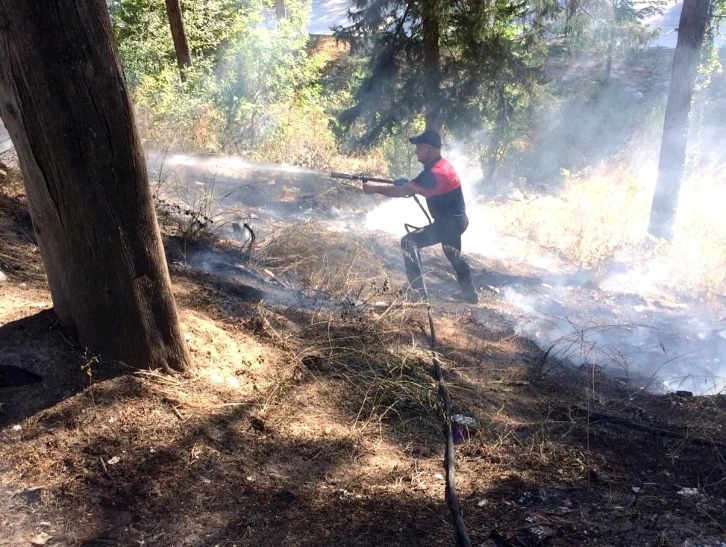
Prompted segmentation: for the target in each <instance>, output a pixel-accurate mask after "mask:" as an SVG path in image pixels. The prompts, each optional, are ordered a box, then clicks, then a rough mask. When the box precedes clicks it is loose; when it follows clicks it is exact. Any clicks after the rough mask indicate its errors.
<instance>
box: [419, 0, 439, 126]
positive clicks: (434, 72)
mask: <svg viewBox="0 0 726 547" xmlns="http://www.w3.org/2000/svg"><path fill="white" fill-rule="evenodd" d="M440 1H441V0H424V1H423V5H422V13H421V15H422V24H423V54H424V119H425V121H426V129H427V130H428V129H431V130H433V131H440V130H441V123H440V117H441V116H440V114H441V51H440V44H439V42H440V40H441V20H440V17H441V9H440V4H439V2H440Z"/></svg>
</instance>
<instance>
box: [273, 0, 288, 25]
mask: <svg viewBox="0 0 726 547" xmlns="http://www.w3.org/2000/svg"><path fill="white" fill-rule="evenodd" d="M275 14H276V15H277V20H278V21H279V20H280V19H284V18H285V17H287V8H286V7H285V0H275Z"/></svg>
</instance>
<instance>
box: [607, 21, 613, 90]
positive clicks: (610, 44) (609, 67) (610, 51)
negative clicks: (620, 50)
mask: <svg viewBox="0 0 726 547" xmlns="http://www.w3.org/2000/svg"><path fill="white" fill-rule="evenodd" d="M614 41H615V33H614V31H613V28H612V27H610V32H609V34H608V51H607V62H606V66H605V81H606V82H608V83H609V82H610V77H611V76H612V74H613V42H614Z"/></svg>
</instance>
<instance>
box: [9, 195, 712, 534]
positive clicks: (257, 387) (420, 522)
mask: <svg viewBox="0 0 726 547" xmlns="http://www.w3.org/2000/svg"><path fill="white" fill-rule="evenodd" d="M22 211H23V201H22V195H18V193H17V192H16V193H9V192H7V191H5V189H3V188H0V218H2V220H3V222H2V223H0V226H2V232H1V233H0V242H3V243H2V245H3V246H2V247H0V257H1V258H2V259H3V260H4V262H3V264H5V265H8V264H14V265H15V266H13V267H14V269H12V268H10V269H9V270H10V271H6V273H7V274H8V278H9V279H8V282H7V283H6V284H2V285H0V306H1V307H0V312H1V313H2V315H0V365H3V366H16V367H20V368H22V369H24V370H27V371H29V372H31V373H33V374H35V375H38V376H39V377H40V378H42V381H40V382H36V383H28V384H27V385H11V386H4V387H0V403H2V406H1V407H0V545H13V546H15V545H29V544H31V540H36V541H40V542H42V541H44V540H45V541H47V542H46V543H45V544H46V545H52V546H61V545H63V546H71V545H73V546H75V545H78V546H87V547H91V546H108V545H118V546H121V545H124V546H125V545H159V546H162V545H163V546H166V545H175V546H176V545H180V546H181V545H189V546H210V547H211V546H230V547H231V546H233V545H236V546H243V545H245V546H246V545H249V546H259V545H270V546H273V545H275V546H277V545H290V546H358V545H360V546H369V545H381V546H389V545H390V546H414V545H422V546H426V545H453V544H454V539H453V531H452V530H453V529H452V527H451V524H450V521H449V514H448V509H447V507H446V504H445V502H444V487H443V480H442V479H441V474H443V467H442V454H443V443H442V439H441V437H440V434H439V408H438V400H437V398H436V395H435V391H434V386H433V383H432V382H431V380H430V378H429V376H428V372H429V368H428V367H429V362H428V360H427V353H426V351H425V349H426V337H425V334H426V316H425V312H424V311H423V309H421V308H415V307H406V306H403V307H401V308H392V309H391V310H388V311H387V312H386V313H383V312H382V311H380V310H372V309H364V310H362V311H361V313H354V314H351V313H347V312H346V310H344V309H342V308H341V307H340V305H339V302H338V301H337V300H335V299H333V298H331V299H330V300H328V301H324V300H314V301H313V300H304V301H300V302H301V303H300V305H296V304H294V303H293V304H291V303H290V301H291V300H289V299H293V296H291V294H290V293H289V292H286V285H285V283H284V281H280V282H274V281H272V280H270V278H269V275H268V274H265V272H264V271H263V270H258V269H256V267H255V265H254V263H250V264H248V265H247V266H246V270H247V271H246V273H245V272H242V273H241V272H239V271H234V268H233V269H232V270H229V271H203V270H199V269H195V268H193V267H191V266H189V265H188V264H187V265H184V264H176V265H172V266H171V268H170V269H171V273H172V280H173V284H174V290H175V294H176V297H177V302H178V304H179V307H180V312H181V316H182V321H183V323H184V325H185V328H186V329H187V330H188V332H190V338H189V343H190V346H191V349H192V355H193V356H194V358H195V362H196V365H197V370H196V371H195V372H194V373H193V374H191V375H189V376H164V375H161V374H157V373H154V372H150V371H133V370H128V369H124V368H123V367H119V366H117V365H114V364H113V363H107V362H104V361H103V360H102V359H101V360H94V359H93V357H92V356H89V355H88V354H84V352H82V351H80V350H79V348H76V347H75V346H74V345H73V343H72V340H69V339H68V338H67V337H66V336H65V335H64V334H63V332H62V328H61V327H60V326H59V325H58V324H57V323H56V321H55V319H54V315H53V312H52V309H50V308H49V307H48V306H47V307H46V308H44V309H40V307H39V306H38V305H36V304H34V303H37V302H46V301H50V296H49V294H48V291H47V288H46V286H45V281H44V279H43V277H42V275H41V274H39V273H38V272H39V271H40V272H42V263H41V262H40V256H39V253H37V252H35V250H34V242H33V240H32V237H26V236H24V235H23V234H25V233H27V226H28V225H27V221H28V217H27V216H25V215H24V214H23V213H22ZM167 243H168V253H169V256H170V257H173V256H176V255H175V253H177V250H176V249H177V247H178V246H175V245H176V243H177V240H175V239H173V238H170V239H168V241H167ZM200 245H201V243H200ZM204 245H207V249H208V250H209V251H210V252H213V253H217V254H220V253H221V255H222V256H223V257H224V260H223V261H226V262H235V261H234V260H232V259H231V258H229V253H234V249H232V250H230V247H229V245H226V246H225V245H222V244H221V243H219V242H211V243H210V242H207V243H204ZM215 245H218V246H217V247H215ZM219 245H221V247H220V246H219ZM392 248H394V249H395V242H394V243H392ZM215 249H216V250H215ZM170 263H171V260H170ZM240 263H241V261H240ZM235 268H238V267H235ZM243 269H244V268H243ZM395 275H400V272H397V274H394V278H395ZM501 306H502V304H501V303H500V302H498V301H497V298H496V296H494V295H488V296H487V297H485V298H483V301H482V302H481V303H480V304H479V306H478V307H477V308H476V309H475V310H468V309H462V308H461V307H458V306H449V305H441V306H439V307H438V308H436V309H435V317H436V322H437V329H438V336H439V340H440V347H441V348H442V349H441V352H442V358H443V361H444V365H445V377H446V381H447V384H448V386H449V389H450V392H451V395H452V398H453V401H454V405H455V408H456V410H457V411H462V412H467V413H469V414H471V415H472V416H473V417H475V418H476V420H477V427H476V428H475V429H472V430H470V431H469V435H468V438H467V439H466V440H464V441H463V442H461V443H459V444H458V445H457V453H456V455H457V459H456V464H457V481H458V482H457V484H458V488H459V494H460V498H461V501H462V504H463V508H464V518H465V521H466V524H467V527H468V529H469V532H470V534H471V536H472V540H473V544H474V545H486V546H495V545H498V546H518V547H521V546H526V547H534V546H545V545H552V546H558V545H562V546H564V545H572V546H575V545H577V546H640V545H643V546H684V547H685V546H687V545H689V546H696V545H704V546H706V545H720V544H721V543H722V542H724V541H726V529H725V528H726V462H725V458H726V448H725V445H724V443H725V442H726V432H725V431H724V423H726V420H725V419H724V418H725V417H726V397H725V396H723V395H720V396H714V397H693V396H688V394H681V395H676V394H666V395H658V394H652V393H647V392H645V391H643V390H641V389H639V388H638V387H637V386H633V385H629V384H626V383H623V382H622V381H619V380H613V379H611V378H609V377H607V376H605V375H604V374H601V372H600V371H599V370H598V369H597V368H594V367H583V368H573V367H570V366H569V365H567V364H566V363H556V362H547V363H546V365H547V366H546V367H543V366H541V365H542V361H541V357H542V353H541V351H540V350H539V348H537V347H536V346H535V345H534V344H533V343H532V342H531V341H529V340H525V339H522V338H519V337H518V336H516V335H515V334H514V330H513V328H512V325H511V324H510V323H508V322H507V320H506V319H505V318H504V315H503V314H502V313H501V311H502V309H501ZM414 346H415V347H414ZM210 371H211V372H210ZM212 372H213V374H212ZM218 377H219V378H222V381H219V378H218ZM602 416H610V417H616V418H618V419H617V420H612V421H607V420H603V419H601V417H602ZM642 426H645V427H642ZM638 427H640V428H639V429H638ZM647 428H652V429H651V430H648V429H647ZM658 430H660V431H663V430H665V431H668V432H670V434H671V435H670V436H666V435H663V434H659V433H658V432H657V431H658ZM43 534H44V535H43ZM37 544H40V543H37Z"/></svg>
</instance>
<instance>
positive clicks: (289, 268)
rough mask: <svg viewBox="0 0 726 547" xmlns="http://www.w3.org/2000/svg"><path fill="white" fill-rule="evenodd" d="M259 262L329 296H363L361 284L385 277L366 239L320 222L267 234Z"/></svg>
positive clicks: (303, 224) (278, 273)
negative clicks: (336, 230) (361, 294)
mask: <svg viewBox="0 0 726 547" xmlns="http://www.w3.org/2000/svg"><path fill="white" fill-rule="evenodd" d="M256 261H257V262H258V263H259V264H260V265H261V266H263V267H265V268H269V269H270V270H272V271H273V272H274V273H275V274H276V275H278V276H282V275H288V276H292V277H293V278H295V280H296V281H297V282H298V283H300V284H301V285H303V286H305V287H309V288H311V289H313V290H316V291H320V292H322V293H325V294H328V295H342V294H358V295H360V292H361V287H365V286H370V285H372V284H373V283H375V282H376V281H378V280H381V279H385V269H384V264H383V263H382V262H381V260H380V258H379V257H378V256H377V254H376V253H375V251H374V250H373V249H372V248H371V246H370V244H369V243H368V242H367V241H366V240H365V239H364V238H362V237H356V236H355V235H353V234H350V233H342V232H333V231H331V230H330V229H328V228H327V227H326V225H325V224H324V223H323V222H320V221H306V222H302V223H298V224H295V225H292V226H287V227H285V228H282V229H280V230H277V231H275V232H273V233H272V234H270V235H268V236H267V237H266V238H265V239H264V240H263V241H262V242H261V243H260V244H259V246H258V249H257V257H256Z"/></svg>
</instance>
